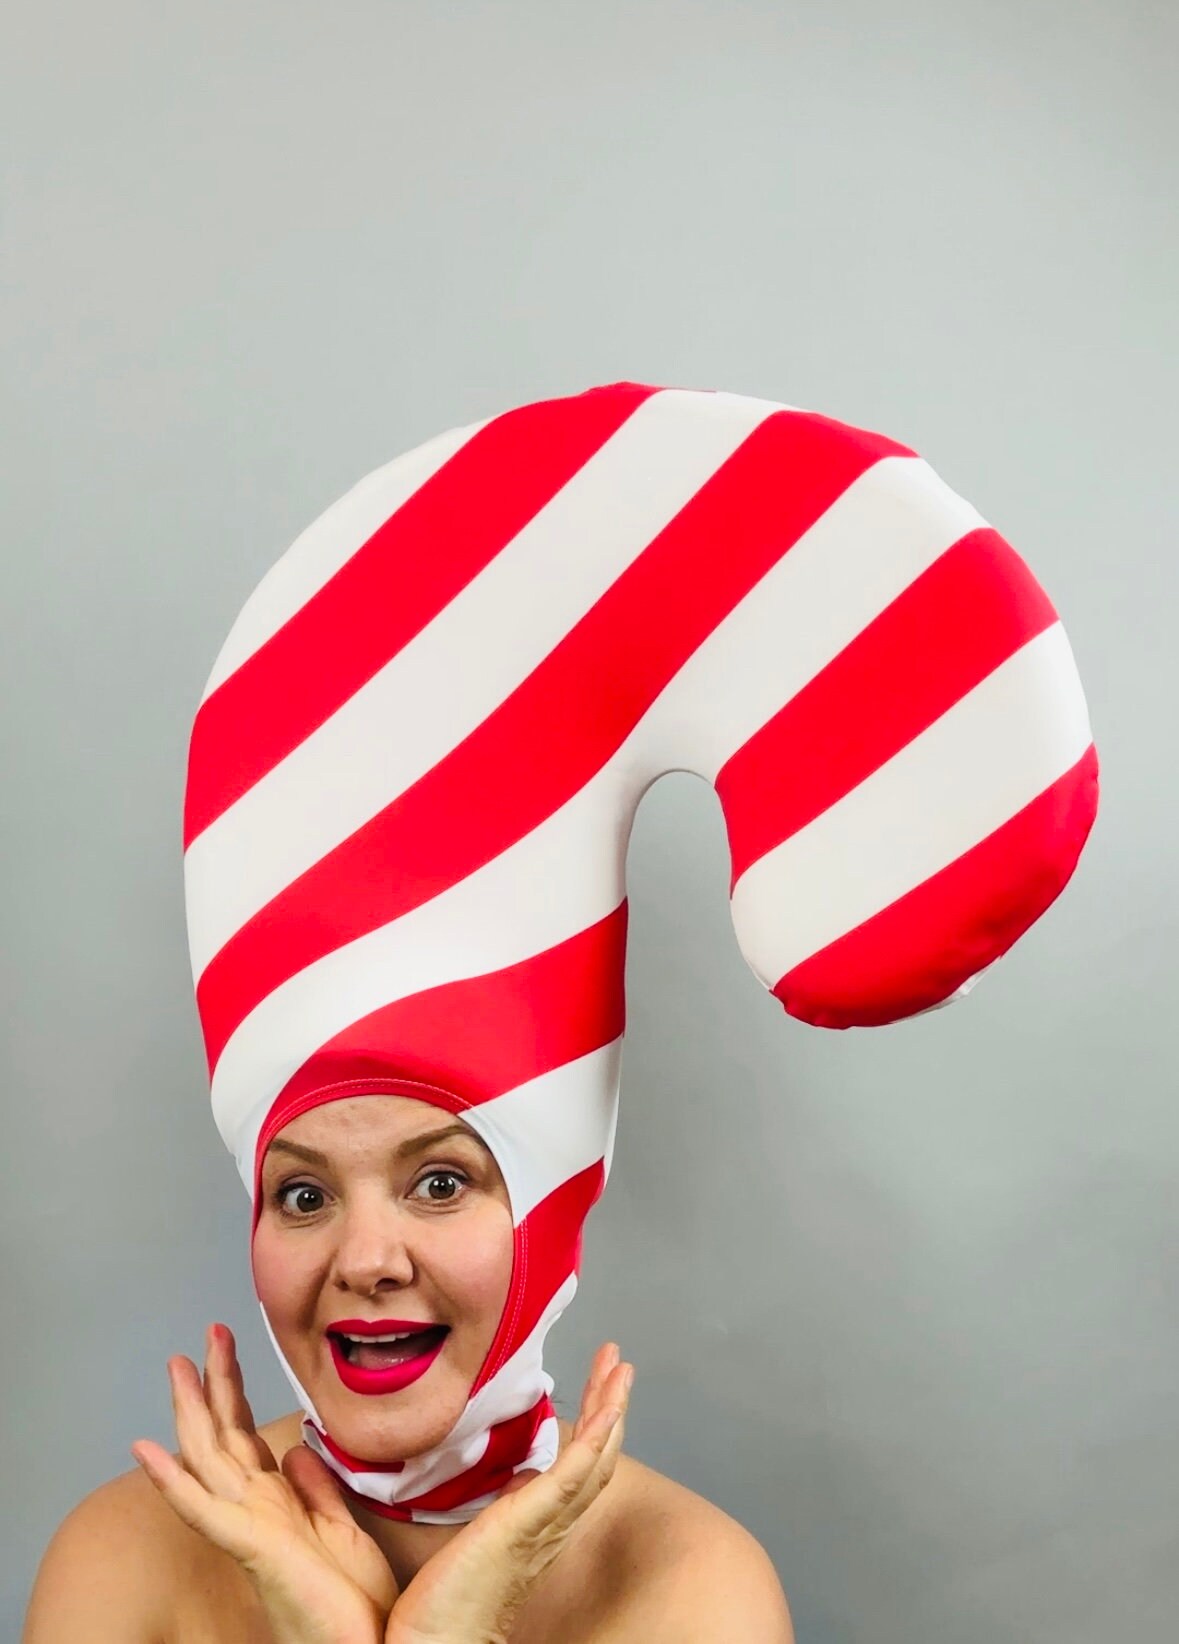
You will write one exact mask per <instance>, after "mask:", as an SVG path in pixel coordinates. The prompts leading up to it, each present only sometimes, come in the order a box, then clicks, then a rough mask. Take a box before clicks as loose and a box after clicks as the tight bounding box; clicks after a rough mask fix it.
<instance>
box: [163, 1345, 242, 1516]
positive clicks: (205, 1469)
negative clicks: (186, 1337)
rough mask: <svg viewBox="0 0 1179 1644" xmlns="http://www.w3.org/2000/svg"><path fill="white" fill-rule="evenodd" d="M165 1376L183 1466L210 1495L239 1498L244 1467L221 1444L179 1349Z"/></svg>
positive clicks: (195, 1373)
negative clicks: (169, 1387)
mask: <svg viewBox="0 0 1179 1644" xmlns="http://www.w3.org/2000/svg"><path fill="white" fill-rule="evenodd" d="M168 1379H169V1382H170V1384H171V1388H172V1410H173V1414H174V1415H175V1417H176V1436H177V1438H178V1439H179V1441H180V1453H181V1455H182V1456H183V1457H184V1463H185V1466H186V1467H187V1468H188V1470H189V1472H190V1473H191V1474H192V1475H193V1476H194V1478H196V1479H198V1480H199V1481H200V1483H201V1484H203V1485H204V1486H205V1488H206V1490H208V1491H210V1492H211V1493H212V1494H213V1495H216V1496H221V1497H223V1498H224V1499H225V1500H227V1501H240V1500H241V1498H242V1495H243V1494H244V1489H245V1476H246V1475H245V1469H244V1468H243V1467H242V1465H241V1463H240V1462H238V1461H235V1459H234V1458H233V1456H232V1455H230V1454H229V1452H228V1451H226V1450H224V1449H223V1448H222V1446H221V1443H220V1441H219V1439H218V1437H217V1430H216V1428H215V1427H214V1425H213V1417H212V1414H211V1413H210V1410H209V1406H208V1405H207V1404H206V1402H205V1390H204V1386H203V1384H202V1382H201V1377H200V1373H199V1371H198V1370H197V1367H196V1365H195V1364H194V1363H193V1362H192V1360H191V1359H189V1358H185V1357H184V1355H183V1354H181V1353H178V1354H176V1355H175V1356H174V1357H173V1358H170V1359H169V1360H168Z"/></svg>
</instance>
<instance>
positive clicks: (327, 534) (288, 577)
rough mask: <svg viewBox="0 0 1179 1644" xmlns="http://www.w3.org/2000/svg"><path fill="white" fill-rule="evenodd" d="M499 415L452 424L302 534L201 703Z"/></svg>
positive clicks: (242, 623) (370, 478)
mask: <svg viewBox="0 0 1179 1644" xmlns="http://www.w3.org/2000/svg"><path fill="white" fill-rule="evenodd" d="M492 421H494V419H493V418H491V417H487V418H485V419H484V420H483V421H482V422H473V423H468V424H467V425H466V426H465V427H463V428H450V429H448V430H447V431H446V432H445V433H443V434H438V435H437V436H436V437H435V438H434V439H432V440H427V441H426V442H425V444H424V445H419V446H416V447H415V448H414V449H413V450H412V451H406V452H404V453H403V454H402V455H401V456H399V457H394V459H393V461H392V462H387V463H385V464H384V466H383V467H381V468H377V469H374V470H373V472H372V473H370V474H366V475H365V477H364V478H363V479H362V480H358V481H357V483H356V484H355V485H354V486H353V487H352V489H351V490H350V491H347V492H346V493H345V494H344V495H343V496H342V497H340V498H339V499H338V500H337V501H336V502H334V503H332V505H331V507H330V508H328V509H326V510H325V511H324V513H322V514H321V515H320V516H319V518H318V519H316V520H314V521H313V522H312V523H311V524H310V525H309V526H308V527H307V529H306V530H305V531H303V532H301V533H300V535H299V536H297V537H296V538H295V540H294V542H293V543H292V544H291V546H290V547H289V548H288V549H287V550H286V552H285V553H284V554H283V555H282V557H281V559H279V560H277V561H276V562H275V564H273V565H272V566H271V567H270V569H269V571H267V573H266V575H265V576H264V577H263V578H262V580H261V582H259V583H258V585H257V587H256V588H255V589H254V591H253V593H252V594H251V595H250V597H249V598H248V599H247V600H246V603H245V604H244V605H243V607H242V609H241V611H240V612H239V614H238V616H237V618H236V620H235V621H234V624H233V627H232V628H231V629H230V630H229V633H228V635H227V637H226V640H225V643H224V645H223V646H222V647H221V650H220V651H219V652H218V655H217V660H216V662H215V663H214V664H213V671H212V673H211V674H210V675H209V678H208V681H207V683H206V685H205V688H204V690H203V692H202V693H201V701H202V702H204V701H205V699H206V698H207V697H209V696H211V695H212V694H213V692H214V691H215V690H216V689H217V687H218V686H219V685H222V684H224V682H225V681H226V680H227V679H228V678H229V676H230V674H233V673H236V672H237V670H238V669H239V668H240V667H241V665H242V663H243V662H247V661H248V660H249V658H250V657H251V656H253V654H254V652H255V651H257V650H260V649H261V647H262V646H263V645H264V644H265V643H266V641H267V640H268V639H270V638H271V637H272V636H273V635H274V634H276V633H277V632H278V630H279V629H280V628H281V627H282V626H283V625H284V623H286V622H289V621H290V619H291V617H293V616H294V615H295V614H296V612H298V611H300V610H301V609H302V608H303V606H304V605H306V603H307V601H308V600H309V599H311V598H312V597H313V595H315V594H317V593H318V592H319V590H320V589H321V588H322V587H323V586H324V584H325V583H327V582H330V581H331V579H332V577H334V576H335V574H336V572H337V571H338V570H339V569H340V567H341V566H342V565H344V564H346V563H347V561H348V560H350V559H351V558H352V556H353V554H354V553H356V552H357V550H358V549H360V548H362V547H363V546H364V544H365V543H366V542H367V541H368V539H369V538H370V537H371V536H372V535H373V533H374V531H377V530H379V529H380V527H381V526H382V525H384V523H385V521H386V520H387V519H389V517H390V516H391V515H392V514H395V513H396V512H397V510H398V509H399V508H400V507H401V506H402V505H403V504H404V503H405V502H407V501H408V499H409V498H410V497H411V496H413V494H414V492H415V491H419V490H420V489H421V487H422V486H423V485H424V484H425V483H426V481H427V480H428V479H432V478H433V476H434V475H435V474H436V473H437V472H438V470H439V469H440V468H441V467H442V466H443V464H444V463H447V462H449V461H450V459H451V457H453V456H454V454H455V452H456V451H460V450H461V449H462V447H463V446H464V445H466V443H467V441H468V440H469V439H471V438H473V437H474V435H475V434H477V433H478V432H479V430H480V429H481V428H486V426H487V424H488V423H489V422H492Z"/></svg>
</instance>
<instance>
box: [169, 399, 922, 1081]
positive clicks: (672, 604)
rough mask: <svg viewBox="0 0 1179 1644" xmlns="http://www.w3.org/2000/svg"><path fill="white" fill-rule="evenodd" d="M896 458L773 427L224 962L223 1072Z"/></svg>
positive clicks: (560, 794)
mask: <svg viewBox="0 0 1179 1644" xmlns="http://www.w3.org/2000/svg"><path fill="white" fill-rule="evenodd" d="M897 454H900V455H912V453H911V452H907V451H906V450H905V448H904V447H902V446H898V445H896V444H895V442H893V441H891V440H888V439H886V438H885V437H884V436H882V435H876V434H869V433H866V432H864V431H863V430H860V429H847V428H844V427H843V426H842V425H840V424H838V423H833V422H832V421H831V420H830V419H829V418H824V417H816V416H812V415H809V414H795V413H792V412H775V413H773V414H772V415H771V416H770V417H768V418H767V420H766V421H765V422H763V423H761V424H760V425H759V426H758V427H757V428H756V429H755V430H754V431H753V433H752V434H751V435H750V437H749V438H748V439H747V440H745V441H744V442H743V444H742V445H741V446H740V447H739V448H738V450H737V451H736V452H735V453H734V455H733V456H731V457H730V458H729V459H728V460H727V461H726V462H725V463H724V464H722V466H721V467H720V468H719V469H718V470H717V472H716V473H715V474H713V475H712V476H711V477H710V479H709V480H708V481H707V482H706V483H705V484H704V485H703V486H702V487H701V488H700V490H699V491H698V492H697V493H696V495H695V497H694V498H693V499H692V501H691V502H690V503H689V504H687V505H686V506H685V507H684V508H683V509H682V510H681V511H680V513H679V514H678V515H677V516H676V517H675V519H673V520H672V521H671V522H670V523H669V524H668V525H667V526H666V527H665V528H664V530H663V531H661V532H660V533H659V535H658V536H657V537H656V538H655V539H654V541H653V542H652V543H651V544H650V545H649V546H648V547H647V548H646V549H645V550H644V551H643V553H642V554H640V555H639V557H638V558H637V559H636V560H635V561H634V563H633V564H632V565H631V566H630V567H628V569H627V570H626V571H625V572H624V573H623V574H622V575H621V576H620V577H619V578H618V579H617V581H616V582H615V583H614V584H613V585H612V586H611V587H610V588H609V589H608V590H607V592H606V593H605V594H604V595H603V596H602V598H601V599H599V600H598V601H597V603H596V604H595V605H594V606H593V607H592V608H591V609H590V610H589V612H587V614H586V615H585V617H583V618H582V620H581V621H580V622H578V623H577V624H576V626H575V627H574V628H573V629H572V630H571V631H570V633H569V634H567V635H566V636H565V638H564V639H563V640H562V641H561V642H560V643H559V644H558V645H557V646H556V647H555V648H554V650H553V651H552V652H551V654H550V655H549V656H548V657H547V658H546V660H545V661H544V662H543V663H541V665H540V666H539V667H538V668H536V669H535V670H534V671H533V673H532V674H531V675H530V676H529V678H527V679H526V680H524V681H523V683H522V684H521V685H520V686H519V687H518V688H517V689H516V690H515V691H514V692H512V694H511V695H510V696H509V697H508V698H507V699H506V700H505V701H504V702H502V703H500V704H499V705H498V706H497V707H496V708H495V709H494V710H493V711H492V712H491V713H490V714H489V716H488V718H487V719H486V720H485V721H484V722H483V724H482V725H481V726H479V727H478V728H477V729H476V730H475V731H473V732H472V733H471V734H470V735H469V736H468V737H467V738H466V740H465V741H464V742H462V743H460V744H459V746H458V747H457V748H455V749H453V750H452V751H451V752H450V753H449V754H448V755H447V756H446V757H445V758H444V759H442V760H441V761H440V762H439V763H438V765H436V766H435V767H434V769H433V770H431V771H428V772H427V773H426V774H425V775H424V776H423V777H421V778H420V779H419V780H418V781H417V782H416V783H414V785H413V786H412V787H410V788H408V789H407V790H406V791H405V792H404V793H403V794H401V795H399V796H398V797H397V798H396V799H395V800H393V801H392V802H391V803H390V804H389V805H387V806H386V807H385V809H384V810H382V811H381V812H379V813H378V814H377V815H376V816H375V817H374V818H372V819H371V820H370V821H369V822H368V823H366V824H365V825H364V826H362V827H361V828H358V829H357V830H356V832H355V833H353V834H352V835H351V836H350V837H349V838H347V839H345V840H343V841H342V842H341V843H340V844H339V845H338V846H337V847H336V848H335V849H334V850H332V851H330V852H328V854H327V855H326V856H324V857H323V858H321V859H320V861H319V862H317V863H315V864H314V865H313V866H312V867H311V868H309V869H308V870H307V871H306V872H305V873H303V874H302V875H300V876H299V877H298V878H297V879H295V880H294V881H293V882H292V884H290V885H289V886H287V887H286V888H285V889H284V890H283V891H281V892H280V893H279V894H278V895H277V896H276V897H274V898H273V899H272V900H271V901H270V902H269V903H268V904H267V905H266V906H265V907H263V908H262V909H260V910H259V912H258V913H257V914H255V915H254V916H253V917H252V918H251V919H250V920H248V921H247V922H246V924H245V925H243V926H242V928H241V929H240V930H239V931H238V932H237V933H236V934H235V935H234V936H233V937H232V938H231V939H230V940H229V941H228V942H227V943H226V944H225V945H224V947H222V949H221V950H220V952H219V953H218V954H217V955H216V956H215V957H214V958H213V959H212V960H211V961H210V963H209V964H208V965H207V966H206V968H205V971H204V974H203V975H202V977H201V979H200V982H199V984H198V987H197V1004H198V1009H199V1011H200V1016H201V1021H202V1024H203V1027H204V1032H205V1044H206V1051H207V1055H208V1061H209V1071H210V1074H212V1072H213V1070H214V1069H215V1067H216V1064H217V1061H218V1059H219V1057H220V1055H221V1052H222V1050H223V1049H224V1046H225V1043H226V1041H227V1040H228V1038H229V1036H230V1035H231V1033H233V1031H234V1030H235V1028H236V1027H237V1026H238V1024H239V1023H240V1022H241V1021H243V1020H244V1018H245V1017H246V1016H247V1015H248V1014H249V1013H250V1011H251V1010H253V1009H254V1008H255V1006H256V1005H257V1004H258V1003H259V1002H260V1001H261V1000H262V999H264V998H265V997H266V996H267V995H268V994H269V993H271V992H272V991H273V990H274V989H275V988H277V987H279V986H280V985H281V984H282V983H283V982H284V981H286V980H287V979H288V978H289V977H291V976H293V975H295V974H297V973H298V972H299V971H300V970H302V969H303V968H304V967H305V966H307V965H310V964H313V963H314V962H315V961H316V960H317V959H319V958H321V957H322V956H323V955H324V954H327V953H330V952H332V951H334V950H335V949H337V948H339V947H340V946H342V945H344V944H345V943H347V942H350V941H354V940H355V939H356V938H357V937H359V936H362V935H364V934H365V933H366V932H368V931H371V930H375V929H377V928H378V927H379V926H381V925H384V924H387V923H388V922H390V921H391V920H393V919H396V918H398V917H399V916H400V915H402V914H404V913H407V912H408V911H410V910H411V909H412V908H415V907H418V906H420V905H421V904H422V903H424V902H426V901H428V900H429V899H430V898H432V897H434V896H437V895H438V894H439V893H440V892H442V891H444V890H446V889H448V888H449V887H450V886H451V885H454V884H456V883H458V882H459V881H460V880H462V879H464V878H466V877H467V876H468V875H469V874H471V873H473V872H474V871H475V870H476V869H478V868H479V867H481V866H482V865H483V864H484V863H486V862H488V861H490V860H492V859H493V858H494V857H496V856H498V855H499V854H501V853H502V852H503V851H505V850H506V849H508V847H509V846H511V845H512V844H514V843H515V842H516V841H517V840H519V839H521V838H523V837H524V836H525V835H526V834H528V833H530V832H531V831H532V829H533V828H535V827H537V826H538V825H539V824H540V823H541V822H542V821H543V820H544V819H545V818H546V817H547V816H549V815H551V814H552V813H553V812H554V811H555V810H557V809H558V808H559V807H560V806H561V805H562V804H564V803H565V802H566V801H567V800H568V799H569V798H570V797H571V796H572V795H573V794H575V793H576V792H578V791H579V789H581V788H582V787H583V786H584V785H585V783H586V782H587V781H588V780H589V779H590V777H591V776H592V775H593V774H594V772H595V771H597V770H599V769H600V768H601V767H602V765H603V764H604V763H605V762H606V760H607V759H608V758H609V757H610V755H611V754H612V753H613V752H614V751H615V749H616V748H617V747H618V746H619V744H620V743H621V742H622V741H623V740H624V739H625V737H626V736H627V735H628V734H629V733H630V731H631V730H632V729H633V728H634V726H635V725H636V724H637V722H638V721H639V719H641V718H642V716H643V714H644V713H646V711H647V709H648V708H649V707H650V705H651V703H652V702H653V701H654V700H655V698H656V697H657V696H658V695H659V693H660V692H661V691H662V690H663V689H664V688H665V686H666V685H667V683H668V681H669V680H670V679H672V678H673V677H674V675H675V674H676V673H677V672H678V670H679V669H680V668H681V667H682V666H683V664H684V662H685V660H686V659H687V658H688V657H690V656H691V655H692V653H693V652H694V651H695V650H696V649H697V648H698V646H699V645H700V644H701V643H702V641H703V640H704V639H706V638H707V636H708V635H709V633H711V631H712V630H713V629H714V628H715V627H716V625H717V624H718V623H719V622H720V621H722V620H723V618H724V617H725V616H726V615H727V613H728V612H729V611H730V610H731V609H732V608H733V606H734V605H736V604H737V603H738V602H739V601H740V600H741V599H743V598H744V597H745V596H746V595H747V594H748V592H749V590H750V589H751V588H752V587H754V586H755V584H756V583H757V582H758V581H759V580H760V579H761V578H762V577H763V576H764V575H765V574H766V572H767V571H768V570H769V569H770V568H771V567H772V566H773V565H774V564H775V563H776V562H777V561H778V560H779V559H780V558H781V557H782V555H783V554H785V553H786V552H788V550H789V549H790V547H791V546H792V545H793V543H794V542H795V541H796V540H797V539H798V537H799V536H801V535H802V534H803V532H805V531H806V530H808V529H809V528H810V527H811V526H812V525H813V524H814V523H815V521H816V520H817V519H819V518H820V517H821V516H822V515H823V514H824V513H825V512H826V510H827V509H828V508H830V506H831V505H832V503H833V502H834V501H835V499H836V498H837V497H838V496H839V495H840V494H841V493H842V492H843V491H844V490H846V488H847V487H848V486H849V485H850V484H851V483H852V482H853V481H854V480H855V479H857V478H858V477H859V476H860V475H861V474H862V473H863V472H864V471H865V470H866V469H867V468H869V467H871V466H872V465H873V464H874V463H875V462H877V461H879V460H880V458H882V457H884V456H890V455H897ZM472 795H478V796H479V799H480V803H479V804H477V805H476V804H472ZM572 866H575V864H571V867H572Z"/></svg>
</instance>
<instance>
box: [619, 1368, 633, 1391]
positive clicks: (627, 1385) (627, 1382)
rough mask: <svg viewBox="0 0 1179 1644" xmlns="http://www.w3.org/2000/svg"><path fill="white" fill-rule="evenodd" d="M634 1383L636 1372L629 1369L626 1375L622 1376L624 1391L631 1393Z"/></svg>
mask: <svg viewBox="0 0 1179 1644" xmlns="http://www.w3.org/2000/svg"><path fill="white" fill-rule="evenodd" d="M634 1384H635V1373H634V1371H633V1370H628V1371H627V1372H626V1375H625V1376H623V1378H622V1389H623V1392H625V1393H629V1392H630V1390H631V1388H632V1387H633V1386H634Z"/></svg>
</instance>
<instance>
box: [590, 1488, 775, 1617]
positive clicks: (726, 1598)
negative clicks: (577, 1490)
mask: <svg viewBox="0 0 1179 1644" xmlns="http://www.w3.org/2000/svg"><path fill="white" fill-rule="evenodd" d="M624 1465H625V1471H623V1468H624ZM616 1477H618V1478H624V1479H625V1484H626V1489H625V1492H624V1505H623V1506H621V1507H620V1510H619V1511H618V1513H617V1515H616V1518H615V1521H614V1522H613V1524H612V1525H611V1526H610V1528H609V1530H608V1531H607V1533H606V1535H605V1536H604V1551H605V1554H606V1567H607V1568H609V1569H610V1570H612V1572H613V1575H612V1577H611V1583H612V1587H613V1590H612V1592H611V1595H610V1596H611V1600H612V1602H611V1604H610V1624H609V1627H608V1630H606V1631H603V1632H602V1633H601V1635H600V1636H601V1639H602V1644H624V1641H627V1640H632V1639H634V1640H637V1639H643V1640H646V1641H648V1644H659V1641H660V1640H662V1639H667V1640H669V1641H670V1640H673V1639H674V1640H676V1644H721V1641H722V1640H724V1641H728V1640H731V1639H733V1638H738V1637H741V1638H748V1639H751V1640H752V1639H757V1640H758V1644H794V1631H793V1627H792V1624H791V1619H790V1609H789V1606H788V1604H787V1601H786V1594H785V1592H784V1591H783V1589H782V1584H781V1582H780V1580H779V1579H778V1573H777V1571H776V1569H775V1568H774V1564H773V1561H772V1559H771V1558H770V1556H769V1554H768V1553H767V1552H766V1550H765V1548H764V1547H763V1546H762V1545H761V1543H760V1542H759V1541H758V1540H757V1538H756V1536H754V1535H753V1534H752V1532H751V1531H750V1530H748V1529H747V1528H746V1527H745V1525H743V1524H741V1523H740V1522H739V1521H738V1520H737V1519H735V1518H733V1517H732V1516H731V1515H730V1514H728V1513H726V1512H725V1511H724V1510H723V1508H721V1507H718V1506H717V1505H716V1503H715V1502H711V1501H708V1500H707V1499H706V1498H705V1497H704V1496H701V1495H698V1494H697V1493H696V1492H695V1491H694V1490H689V1489H688V1488H687V1486H686V1485H683V1484H679V1483H677V1481H676V1480H675V1479H672V1478H668V1477H667V1475H666V1474H663V1473H658V1472H656V1471H655V1470H654V1468H651V1467H647V1466H645V1465H644V1464H643V1463H642V1462H639V1461H636V1460H635V1459H634V1457H633V1456H622V1457H620V1458H619V1472H618V1474H616Z"/></svg>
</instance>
